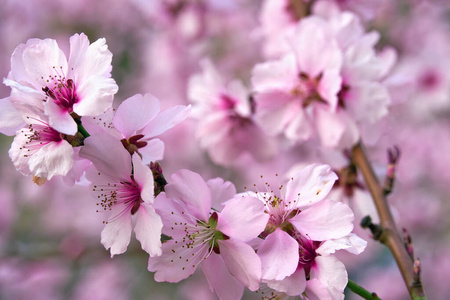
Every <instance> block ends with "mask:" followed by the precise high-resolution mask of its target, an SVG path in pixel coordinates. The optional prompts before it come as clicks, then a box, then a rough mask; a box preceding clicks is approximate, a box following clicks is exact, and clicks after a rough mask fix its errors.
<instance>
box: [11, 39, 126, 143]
mask: <svg viewBox="0 0 450 300" xmlns="http://www.w3.org/2000/svg"><path fill="white" fill-rule="evenodd" d="M111 59H112V54H111V52H110V51H109V50H108V46H107V45H106V43H105V39H99V40H97V41H96V42H94V43H92V44H89V40H88V38H87V36H86V35H85V34H83V33H82V34H75V35H73V36H72V37H71V38H70V56H69V59H68V60H67V59H66V56H65V55H64V53H63V51H62V50H61V49H60V48H59V47H58V44H57V43H56V41H55V40H52V39H45V40H39V39H30V40H28V41H27V43H26V44H21V45H19V46H18V47H17V48H16V49H15V51H14V53H13V55H12V57H11V72H10V73H9V75H8V78H7V79H4V81H3V82H4V84H6V85H7V86H10V87H11V88H12V89H13V91H14V90H17V91H20V92H21V93H22V94H23V97H20V98H19V97H15V98H12V99H11V103H12V104H13V105H14V106H15V107H16V108H17V109H18V110H19V111H20V112H21V113H22V114H24V115H25V116H26V115H27V111H26V110H23V108H24V107H28V108H30V107H31V108H30V109H32V107H33V106H35V107H38V108H41V109H42V110H43V111H45V114H47V115H48V117H49V125H50V126H51V127H52V128H54V129H55V130H57V131H59V132H61V133H64V134H68V135H75V133H76V132H77V124H76V122H75V120H74V119H73V117H74V116H75V117H77V116H96V115H100V114H102V113H103V112H104V111H105V110H106V109H107V108H108V107H110V106H111V104H112V101H113V95H114V94H115V93H116V92H117V90H118V87H117V85H116V83H115V81H114V80H113V79H112V78H110V77H111V74H110V73H111V69H112V67H111Z"/></svg>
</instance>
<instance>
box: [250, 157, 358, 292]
mask: <svg viewBox="0 0 450 300" xmlns="http://www.w3.org/2000/svg"><path fill="white" fill-rule="evenodd" d="M336 179H337V176H336V174H334V173H333V172H331V170H330V167H329V166H326V165H322V166H319V165H310V166H308V167H306V168H305V169H303V170H302V171H301V172H300V173H298V174H296V175H295V176H294V177H292V178H291V180H290V181H289V182H288V183H287V185H286V188H284V187H283V186H281V187H280V193H279V194H278V193H274V191H273V190H272V189H271V188H270V186H268V191H267V192H259V193H250V192H249V195H251V196H255V197H258V199H260V200H261V201H262V202H263V203H264V205H265V208H266V212H267V213H268V214H269V216H270V219H269V222H268V224H267V226H266V229H265V230H264V232H263V234H262V236H263V237H265V239H264V241H263V242H261V244H260V245H259V246H258V250H257V253H258V256H259V257H260V258H261V263H262V281H263V282H265V283H267V285H268V286H269V287H270V288H272V289H275V290H277V291H279V292H283V293H286V294H288V295H290V296H295V295H300V294H302V293H303V292H304V291H305V289H306V288H307V287H308V288H310V289H312V290H313V291H314V292H315V293H317V291H316V287H318V286H319V287H320V288H319V289H321V288H325V289H326V290H327V289H328V291H329V295H330V297H331V299H338V298H339V297H340V296H342V297H343V294H342V291H343V289H344V288H345V286H346V284H347V273H346V271H345V267H344V266H343V264H342V263H341V262H339V261H337V260H336V259H335V258H334V257H330V255H329V254H332V253H334V252H335V251H336V250H337V249H346V250H347V251H350V252H353V253H360V252H361V251H362V250H363V249H364V247H365V241H363V240H361V239H360V238H359V237H357V236H356V235H351V234H350V233H351V231H352V229H353V224H352V222H353V212H352V211H351V209H350V208H349V207H348V206H347V205H345V204H343V203H340V202H336V201H333V200H325V199H324V198H325V197H326V196H327V194H328V193H329V191H330V190H331V188H332V187H333V185H334V182H335V180H336ZM335 267H336V270H335V271H333V272H331V273H332V276H333V277H330V276H331V275H330V274H328V273H330V272H329V270H330V268H331V269H332V268H335ZM307 278H308V281H307ZM337 295H340V296H339V297H338V296H337ZM319 298H320V297H319ZM320 299H322V298H320ZM323 299H325V298H323Z"/></svg>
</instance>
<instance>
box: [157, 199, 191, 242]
mask: <svg viewBox="0 0 450 300" xmlns="http://www.w3.org/2000/svg"><path fill="white" fill-rule="evenodd" d="M152 206H153V208H154V209H155V211H156V213H157V214H158V215H159V216H160V217H161V220H162V222H163V224H164V227H163V228H162V233H164V234H165V235H167V236H171V237H173V238H181V237H184V236H186V231H185V229H184V227H181V226H173V225H174V224H175V223H176V224H184V223H186V217H185V215H182V213H181V211H183V209H184V207H183V206H182V205H180V204H178V203H175V202H174V201H172V200H171V199H169V198H167V196H166V193H164V192H162V193H160V194H159V195H158V196H157V197H156V198H155V202H153V204H152Z"/></svg>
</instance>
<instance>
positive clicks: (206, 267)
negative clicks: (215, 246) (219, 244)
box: [202, 253, 244, 300]
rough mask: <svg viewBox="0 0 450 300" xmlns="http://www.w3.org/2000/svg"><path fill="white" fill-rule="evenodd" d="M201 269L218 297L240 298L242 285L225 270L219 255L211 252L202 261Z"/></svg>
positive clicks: (242, 292)
mask: <svg viewBox="0 0 450 300" xmlns="http://www.w3.org/2000/svg"><path fill="white" fill-rule="evenodd" d="M202 270H203V273H204V274H205V277H206V280H207V281H208V284H209V287H210V289H211V290H212V291H213V292H215V293H216V294H217V295H218V296H219V299H221V300H222V299H227V300H228V299H230V300H234V299H241V298H242V295H243V294H244V285H243V284H242V283H241V282H239V280H237V279H236V277H234V276H233V275H231V274H230V272H229V271H228V270H227V268H226V266H225V263H224V262H223V260H222V258H221V257H220V255H217V254H215V253H212V254H211V255H210V256H208V258H207V259H206V260H204V261H203V263H202Z"/></svg>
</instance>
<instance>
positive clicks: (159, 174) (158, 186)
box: [150, 162, 167, 197]
mask: <svg viewBox="0 0 450 300" xmlns="http://www.w3.org/2000/svg"><path fill="white" fill-rule="evenodd" d="M150 170H152V173H153V180H154V182H155V197H156V196H158V195H159V193H161V192H164V187H165V186H166V184H167V181H166V179H165V178H164V175H163V170H162V168H161V165H160V164H159V163H158V162H150Z"/></svg>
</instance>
